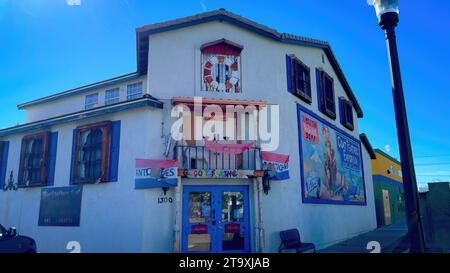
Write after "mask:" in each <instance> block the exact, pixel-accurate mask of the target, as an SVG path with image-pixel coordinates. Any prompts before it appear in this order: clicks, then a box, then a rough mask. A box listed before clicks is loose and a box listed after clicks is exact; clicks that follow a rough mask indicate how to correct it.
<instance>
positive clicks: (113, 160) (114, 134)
mask: <svg viewBox="0 0 450 273" xmlns="http://www.w3.org/2000/svg"><path fill="white" fill-rule="evenodd" d="M119 151H120V120H119V121H113V122H112V124H111V150H110V158H109V182H117V181H118V178H119Z"/></svg>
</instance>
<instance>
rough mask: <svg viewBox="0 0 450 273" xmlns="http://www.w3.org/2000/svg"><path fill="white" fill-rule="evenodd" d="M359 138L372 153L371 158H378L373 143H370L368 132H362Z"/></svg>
mask: <svg viewBox="0 0 450 273" xmlns="http://www.w3.org/2000/svg"><path fill="white" fill-rule="evenodd" d="M359 139H361V142H362V143H363V145H364V147H366V150H367V152H368V153H369V155H370V159H377V155H376V154H375V150H374V149H373V147H372V145H371V144H370V141H369V138H368V137H367V135H366V134H364V133H363V134H360V135H359Z"/></svg>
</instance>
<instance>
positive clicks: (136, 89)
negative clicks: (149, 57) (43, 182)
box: [127, 82, 143, 100]
mask: <svg viewBox="0 0 450 273" xmlns="http://www.w3.org/2000/svg"><path fill="white" fill-rule="evenodd" d="M142 89H143V85H142V82H138V83H134V84H129V85H128V86H127V100H134V99H139V98H141V97H142Z"/></svg>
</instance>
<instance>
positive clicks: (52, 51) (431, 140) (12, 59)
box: [0, 0, 450, 183]
mask: <svg viewBox="0 0 450 273" xmlns="http://www.w3.org/2000/svg"><path fill="white" fill-rule="evenodd" d="M69 2H70V3H71V4H75V5H69V4H68V3H69ZM77 2H79V3H80V5H76V4H78V3H77ZM422 3H426V6H424V5H423V4H422ZM221 7H223V8H226V9H227V10H230V11H232V12H235V13H237V14H240V15H242V16H244V17H247V18H249V19H251V20H254V21H257V22H259V23H262V24H265V25H268V26H270V27H272V28H275V29H277V30H279V31H280V32H288V33H293V34H299V35H303V36H307V37H312V38H317V39H321V40H326V41H329V42H330V43H331V45H332V47H333V49H334V52H335V54H336V55H337V58H338V60H339V62H340V63H341V66H342V67H343V70H344V72H345V74H346V76H347V78H348V80H349V82H350V84H351V86H352V88H353V89H354V92H355V93H356V96H357V98H358V100H359V102H360V104H361V106H362V108H363V110H364V113H365V117H364V118H363V119H362V120H360V127H361V132H365V133H367V135H368V136H369V139H370V141H371V142H372V145H373V146H374V147H378V148H382V149H383V148H384V147H385V146H386V145H389V146H390V147H391V151H390V155H392V156H394V157H396V158H399V155H398V148H397V138H396V130H395V119H394V110H393V103H392V94H391V88H390V77H389V70H388V62H387V54H386V46H385V42H384V34H383V32H382V31H381V30H380V29H379V27H378V26H377V20H376V17H375V13H374V11H373V8H372V7H370V6H368V5H367V3H366V0H342V1H336V0H297V1H294V0H284V1H282V0H277V1H254V0H251V1H250V0H239V1H238V0H204V1H201V0H179V1H172V0H166V1H143V0H142V1H139V0H20V1H19V0H0V72H1V73H0V109H1V112H0V113H1V114H0V128H4V127H9V126H13V125H16V124H17V123H23V122H24V118H25V115H24V114H25V113H24V112H23V111H18V110H17V109H16V105H17V104H19V103H21V102H26V101H29V100H32V99H35V98H39V97H42V96H45V95H49V94H53V93H56V92H60V91H64V90H66V89H71V88H74V87H78V86H82V85H86V84H89V83H92V82H96V81H100V80H104V79H107V78H111V77H115V76H118V75H122V74H126V73H129V72H134V71H135V70H136V52H135V28H136V27H138V26H142V25H145V24H150V23H155V22H159V21H165V20H169V19H174V18H178V17H184V16H188V15H192V14H196V13H200V12H202V11H206V10H213V9H218V8H221ZM449 14H450V2H449V1H437V0H429V1H419V0H408V1H402V0H400V20H401V21H400V25H399V27H398V29H397V31H398V32H397V36H398V43H399V53H400V58H401V66H402V74H403V81H404V89H405V96H406V103H407V108H408V115H409V122H410V130H411V138H412V143H413V150H414V154H415V162H416V165H417V166H416V172H417V175H418V181H419V182H420V183H424V182H430V181H438V180H442V181H448V180H450V141H449V140H450V118H449V117H448V115H447V109H448V103H449V102H450V95H449V91H450V90H449V87H450V73H449V72H450V71H449V70H450V69H449V68H448V67H449V66H448V63H449V62H450V54H449V52H448V49H449V48H450V16H448V15H449Z"/></svg>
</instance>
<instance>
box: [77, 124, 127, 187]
mask: <svg viewBox="0 0 450 273" xmlns="http://www.w3.org/2000/svg"><path fill="white" fill-rule="evenodd" d="M120 125H121V123H120V121H114V122H111V121H105V122H99V123H95V124H89V125H83V126H80V127H78V128H77V129H75V130H74V133H73V143H72V159H71V161H72V163H71V171H70V177H71V179H70V182H71V184H98V183H106V182H117V180H118V169H119V150H120Z"/></svg>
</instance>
